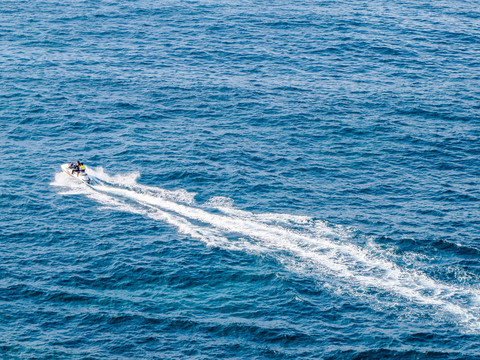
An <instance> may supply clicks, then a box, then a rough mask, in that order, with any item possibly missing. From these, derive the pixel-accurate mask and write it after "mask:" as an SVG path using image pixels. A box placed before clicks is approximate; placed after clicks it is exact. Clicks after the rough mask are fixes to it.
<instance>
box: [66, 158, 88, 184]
mask: <svg viewBox="0 0 480 360" xmlns="http://www.w3.org/2000/svg"><path fill="white" fill-rule="evenodd" d="M61 168H62V170H63V172H64V173H66V174H67V175H69V176H71V177H75V178H78V179H79V180H81V181H83V182H84V183H85V184H91V183H92V178H91V177H90V176H88V174H87V173H86V172H85V171H80V170H76V169H75V167H73V166H72V164H71V163H66V164H62V166H61Z"/></svg>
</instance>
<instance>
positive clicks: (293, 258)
mask: <svg viewBox="0 0 480 360" xmlns="http://www.w3.org/2000/svg"><path fill="white" fill-rule="evenodd" d="M97 175H98V174H97ZM94 176H95V175H94ZM104 180H105V179H104ZM108 180H110V181H111V180H112V178H108ZM113 180H114V181H112V184H113V185H108V184H97V185H94V186H93V187H92V188H91V189H89V190H90V191H91V193H88V194H86V195H87V196H89V197H91V198H93V199H95V200H96V201H98V202H100V203H102V204H104V205H107V206H111V207H112V208H116V209H117V210H122V211H127V212H132V213H137V214H141V215H144V216H148V217H150V218H152V219H155V220H159V221H163V222H166V223H168V224H171V225H173V226H175V227H176V228H177V229H178V231H179V232H181V233H183V234H185V235H188V236H191V237H193V238H196V239H199V240H201V241H203V242H205V243H206V244H208V245H214V246H218V247H222V248H228V249H235V250H242V251H246V252H254V253H258V254H267V253H268V254H269V255H271V256H273V257H274V258H277V259H278V260H279V261H282V263H285V265H286V266H288V267H289V268H291V269H294V270H295V271H303V272H308V273H311V274H312V273H313V274H317V276H319V277H320V278H327V279H328V280H331V279H333V280H332V281H335V284H334V286H337V287H340V288H342V287H343V288H344V289H348V291H350V292H351V293H354V294H355V293H356V292H359V293H362V294H363V293H365V292H366V291H368V290H369V289H376V290H377V291H383V292H386V293H389V294H394V295H397V296H400V297H402V298H404V299H407V300H409V301H413V302H415V303H417V304H421V305H428V306H434V307H435V308H437V309H439V310H442V311H444V312H446V313H449V314H453V315H455V316H456V317H458V318H459V319H460V321H461V322H463V323H465V324H468V325H469V327H472V328H474V329H475V330H480V315H479V309H478V306H475V305H471V304H470V305H468V304H465V302H466V301H469V302H470V303H472V302H475V299H476V300H477V305H478V295H477V293H476V291H475V289H468V288H463V287H459V286H455V285H451V284H446V283H442V282H439V281H436V280H434V279H433V278H430V277H429V276H427V275H425V274H424V273H422V272H421V271H420V270H414V269H404V268H401V267H400V266H399V265H398V264H396V263H395V262H394V261H390V260H388V259H387V257H382V256H378V255H377V254H373V253H371V252H369V251H368V250H367V249H365V248H363V247H361V246H359V245H356V244H353V243H351V242H349V241H348V236H347V232H346V231H345V230H343V229H336V228H334V227H331V226H328V225H326V224H325V223H323V222H320V221H314V220H313V219H311V218H309V217H305V216H293V215H288V214H253V213H251V212H247V211H242V210H238V209H235V208H233V207H232V206H231V205H232V204H231V202H229V201H227V200H225V199H223V200H222V199H217V200H214V201H211V202H210V203H207V204H206V205H207V207H204V208H202V207H201V206H199V205H196V204H195V202H194V194H193V195H192V194H191V193H187V192H185V191H180V192H178V191H177V192H172V191H168V190H165V189H161V188H156V187H147V186H143V185H139V184H137V183H136V181H135V180H133V181H131V178H129V179H128V181H126V182H123V181H122V179H121V178H120V177H117V178H115V179H113ZM116 185H122V186H123V187H120V186H116ZM208 206H210V207H215V208H216V209H217V210H220V212H221V213H213V212H211V211H209V209H208ZM355 289H356V290H355ZM459 297H460V298H462V299H464V300H462V301H463V302H461V301H459V300H454V299H457V298H459Z"/></svg>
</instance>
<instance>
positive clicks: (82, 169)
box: [68, 161, 85, 175]
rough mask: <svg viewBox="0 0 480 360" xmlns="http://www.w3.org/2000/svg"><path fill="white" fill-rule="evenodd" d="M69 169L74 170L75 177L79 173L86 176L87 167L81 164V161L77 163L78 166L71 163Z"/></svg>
mask: <svg viewBox="0 0 480 360" xmlns="http://www.w3.org/2000/svg"><path fill="white" fill-rule="evenodd" d="M68 168H69V169H72V175H74V174H75V173H77V175H78V174H79V173H83V174H85V165H83V163H81V162H80V161H77V163H76V164H73V163H70V164H69V165H68Z"/></svg>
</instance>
